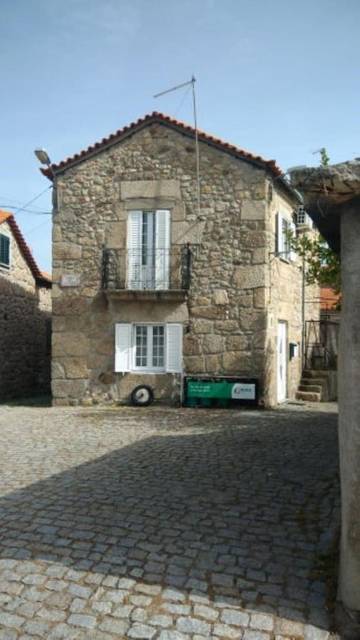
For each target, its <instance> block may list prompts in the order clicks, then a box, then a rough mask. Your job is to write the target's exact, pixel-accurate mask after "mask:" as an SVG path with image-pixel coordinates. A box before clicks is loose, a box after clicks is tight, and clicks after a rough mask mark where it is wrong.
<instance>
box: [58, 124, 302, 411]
mask: <svg viewBox="0 0 360 640" xmlns="http://www.w3.org/2000/svg"><path fill="white" fill-rule="evenodd" d="M200 165H201V210H200V212H199V211H198V209H197V200H196V169H195V153H194V142H193V140H192V139H189V138H187V137H186V136H185V135H182V134H180V133H179V132H175V131H173V130H171V129H170V128H168V127H165V126H163V125H160V124H152V125H151V126H148V127H146V128H144V129H142V130H140V131H138V132H137V133H136V134H135V135H133V136H131V137H129V138H128V139H126V140H124V141H122V142H121V143H119V144H117V145H115V146H113V147H111V148H109V149H107V150H104V151H102V152H101V153H98V154H96V155H94V156H93V157H91V158H89V159H87V160H86V161H85V162H82V163H80V164H78V165H77V166H75V167H72V168H69V169H67V170H66V171H65V172H63V173H60V174H59V175H58V177H57V186H58V213H57V214H56V216H55V218H54V227H53V269H54V270H53V281H54V283H53V366H52V390H53V397H54V403H55V404H78V403H79V402H80V403H83V404H90V403H92V402H94V403H97V402H100V403H106V402H119V401H120V402H121V401H126V400H127V399H128V397H129V392H130V391H131V389H132V388H133V386H135V385H136V384H139V383H140V382H148V381H149V380H150V377H149V376H148V375H139V374H118V373H114V327H115V323H116V322H157V321H159V322H169V321H171V322H181V323H182V324H183V325H184V342H183V355H184V370H185V373H186V374H211V375H215V374H218V375H238V376H254V377H258V378H259V380H260V388H261V399H262V401H263V402H266V403H269V402H270V403H273V402H274V394H273V393H269V392H267V391H266V389H265V387H266V386H267V385H268V384H269V376H268V373H269V375H270V377H271V375H272V376H274V367H276V362H275V360H274V357H273V354H272V353H271V356H269V352H270V351H272V350H273V347H274V344H273V343H274V340H275V337H274V336H273V335H272V332H271V331H269V308H268V301H269V295H270V294H269V292H270V290H271V287H272V286H273V285H272V283H271V269H270V267H269V264H270V263H269V255H270V252H271V251H272V250H273V249H272V247H273V242H274V229H273V226H272V222H271V221H270V218H271V215H272V213H271V211H270V205H269V194H268V179H267V176H266V174H265V171H264V170H263V169H262V168H259V167H257V166H255V165H251V164H249V163H246V162H245V161H240V160H238V159H235V158H233V157H231V156H230V155H227V154H226V153H222V152H219V151H218V150H216V149H214V148H211V147H209V146H208V145H206V144H204V143H201V144H200ZM279 197H282V196H281V193H280V192H279ZM153 208H156V209H161V208H167V209H170V212H171V242H172V247H180V246H182V245H184V244H185V243H187V242H189V243H190V245H191V247H192V251H193V263H192V271H191V284H190V289H189V291H188V294H187V296H186V298H185V297H184V299H183V300H178V301H176V300H170V299H168V300H166V297H165V299H163V300H162V301H160V300H155V301H146V302H144V301H143V302H139V301H136V300H134V299H133V298H131V299H130V298H128V299H126V298H124V296H122V297H118V298H117V297H116V295H112V296H109V295H108V294H106V292H104V291H103V290H102V252H103V248H104V247H107V248H119V249H121V248H125V246H126V220H127V216H128V211H129V210H131V209H153ZM288 267H289V268H288ZM284 273H285V280H286V287H288V288H289V292H288V295H287V298H291V297H292V298H293V299H294V300H296V299H297V295H298V288H299V287H298V279H296V280H295V281H294V278H293V273H294V268H293V267H291V266H289V265H286V267H284ZM69 283H70V284H71V286H69ZM273 300H274V298H273ZM273 304H276V303H275V302H273ZM290 307H291V305H289V308H287V309H286V310H284V312H283V313H284V314H285V313H289V314H290V315H291V318H293V317H295V316H296V320H292V319H291V320H289V321H290V322H292V323H294V325H296V327H298V325H299V323H300V319H299V317H298V305H297V304H296V305H295V309H293V308H291V309H290ZM285 319H287V318H285ZM296 330H297V329H296ZM269 367H270V369H271V371H270V372H267V368H269ZM290 375H291V376H292V375H294V383H293V384H292V386H291V387H290V388H291V392H293V388H294V389H295V386H296V385H297V383H298V378H299V366H297V367H296V368H294V371H293V369H291V370H290ZM151 381H152V383H153V384H154V385H155V394H156V397H157V398H158V399H164V400H165V399H167V400H176V399H178V398H179V394H180V386H181V379H180V376H178V375H169V374H167V375H161V374H158V375H157V376H152V377H151Z"/></svg>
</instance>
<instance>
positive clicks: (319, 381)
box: [300, 378, 327, 387]
mask: <svg viewBox="0 0 360 640" xmlns="http://www.w3.org/2000/svg"><path fill="white" fill-rule="evenodd" d="M300 384H302V385H304V386H305V385H307V386H310V387H312V386H313V385H314V384H315V385H317V386H319V387H325V386H326V385H327V378H301V381H300Z"/></svg>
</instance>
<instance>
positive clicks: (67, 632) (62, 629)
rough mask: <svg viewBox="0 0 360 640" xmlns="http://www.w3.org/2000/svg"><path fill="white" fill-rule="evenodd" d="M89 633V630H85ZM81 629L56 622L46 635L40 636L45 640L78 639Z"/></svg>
mask: <svg viewBox="0 0 360 640" xmlns="http://www.w3.org/2000/svg"><path fill="white" fill-rule="evenodd" d="M86 633H87V634H88V633H89V630H87V631H86ZM80 634H81V631H80V630H79V628H77V629H74V627H70V626H69V625H68V624H66V623H64V622H61V623H60V624H57V625H56V626H55V627H52V629H51V630H49V633H48V635H46V636H41V637H42V638H43V637H44V638H46V640H79V638H80V637H81V636H80Z"/></svg>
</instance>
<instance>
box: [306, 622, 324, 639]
mask: <svg viewBox="0 0 360 640" xmlns="http://www.w3.org/2000/svg"><path fill="white" fill-rule="evenodd" d="M329 635H330V634H329V632H328V631H326V630H325V629H319V628H318V627H314V626H313V625H305V627H304V640H328V638H329Z"/></svg>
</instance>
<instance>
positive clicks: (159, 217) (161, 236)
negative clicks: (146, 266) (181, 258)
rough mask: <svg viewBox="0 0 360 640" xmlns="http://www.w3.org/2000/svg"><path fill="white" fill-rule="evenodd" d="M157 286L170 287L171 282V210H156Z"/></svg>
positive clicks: (159, 287)
mask: <svg viewBox="0 0 360 640" xmlns="http://www.w3.org/2000/svg"><path fill="white" fill-rule="evenodd" d="M155 256H156V257H155V288H156V289H168V288H169V283H170V273H169V270H170V211H168V210H167V209H158V210H157V211H156V229H155Z"/></svg>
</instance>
